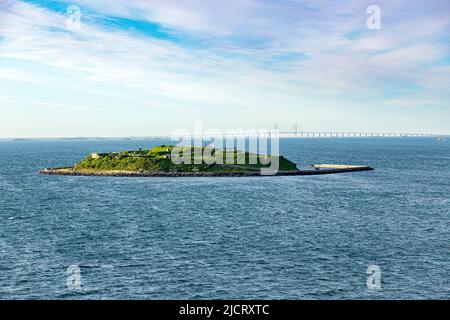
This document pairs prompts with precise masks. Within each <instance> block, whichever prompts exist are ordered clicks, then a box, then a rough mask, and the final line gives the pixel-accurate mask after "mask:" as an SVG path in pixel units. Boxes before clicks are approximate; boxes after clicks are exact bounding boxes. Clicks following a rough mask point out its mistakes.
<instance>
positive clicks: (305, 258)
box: [0, 138, 450, 299]
mask: <svg viewBox="0 0 450 320" xmlns="http://www.w3.org/2000/svg"><path fill="white" fill-rule="evenodd" d="M162 143H168V141H162V140H132V141H125V140H117V141H112V140H80V141H64V140H53V141H52V140H39V141H6V140H4V141H0V298H1V299H237V298H242V299H386V298H388V299H431V298H433V299H449V298H450V279H449V277H450V247H449V244H450V241H449V240H450V210H449V208H450V166H449V164H450V142H448V141H447V142H438V141H436V140H435V139H431V138H385V139H383V138H363V139H358V138H349V139H284V140H282V141H281V146H280V148H281V153H282V154H283V155H285V156H286V157H287V158H289V159H291V160H293V161H295V162H297V163H299V164H300V165H306V164H310V163H344V164H367V165H370V166H373V167H374V168H375V169H376V170H375V171H368V172H355V173H345V174H338V175H325V176H293V177H247V178H243V177H241V178H111V177H108V178H101V177H63V176H43V175H39V174H38V171H39V170H40V169H42V168H44V167H55V166H64V165H71V164H73V163H75V162H77V161H79V160H80V159H81V158H83V157H85V156H86V154H88V153H90V152H93V151H120V150H125V149H134V148H149V147H152V146H154V145H158V144H162ZM71 265H78V266H79V267H80V272H81V288H80V289H79V290H72V289H70V288H68V287H67V277H68V275H67V274H66V271H67V268H68V267H69V266H71ZM369 265H378V266H379V267H380V270H381V288H380V289H375V290H374V289H369V288H368V287H367V285H366V282H367V277H368V275H367V274H366V270H367V267H368V266H369Z"/></svg>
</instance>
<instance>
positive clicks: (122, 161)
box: [74, 145, 297, 172]
mask: <svg viewBox="0 0 450 320" xmlns="http://www.w3.org/2000/svg"><path fill="white" fill-rule="evenodd" d="M173 148H174V147H173V146H165V145H162V146H157V147H154V148H152V149H150V150H134V151H123V152H117V153H92V154H90V155H89V156H87V157H86V158H85V159H83V160H82V161H80V162H78V163H77V164H76V165H75V166H74V170H77V171H91V172H101V171H133V172H136V171H138V172H142V171H144V172H154V171H157V172H196V171H199V172H230V171H233V172H235V171H256V170H260V169H261V168H264V167H270V163H269V164H264V163H265V162H264V155H256V154H250V153H248V152H242V151H238V150H233V151H232V152H233V153H232V156H230V155H229V154H228V155H227V154H226V153H225V152H224V151H223V150H220V149H212V150H211V149H209V150H207V154H208V155H212V157H199V156H198V155H203V154H204V152H205V148H206V147H187V148H185V149H184V150H183V152H182V155H183V156H185V157H189V154H190V157H191V164H176V163H174V161H172V160H173V159H172V158H171V153H172V150H173ZM216 152H217V154H216ZM229 152H230V151H229ZM185 153H188V154H185ZM227 156H228V159H227ZM213 157H217V158H220V157H223V164H217V163H213V164H210V163H211V162H213V161H212V158H213ZM232 157H234V161H230V160H232ZM238 158H240V159H245V161H240V163H239V162H238V161H237V160H238ZM251 159H256V163H255V164H253V163H254V162H255V161H254V160H253V161H251ZM227 160H228V161H227ZM200 162H201V163H200ZM242 162H243V163H242ZM251 162H253V163H251ZM196 163H198V164H196ZM279 170H281V171H293V170H297V167H296V165H295V163H293V162H291V161H289V160H287V159H285V158H284V157H282V156H280V157H279Z"/></svg>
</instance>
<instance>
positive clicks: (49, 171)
mask: <svg viewBox="0 0 450 320" xmlns="http://www.w3.org/2000/svg"><path fill="white" fill-rule="evenodd" d="M317 166H320V165H313V168H314V169H308V170H292V171H278V172H277V173H276V174H274V176H306V175H321V174H334V173H343V172H354V171H368V170H373V168H371V167H368V166H343V165H336V167H332V166H333V165H327V166H326V167H325V168H322V167H317ZM40 173H41V174H44V175H61V176H94V177H264V176H267V175H261V172H260V171H228V172H163V171H77V170H75V169H74V168H71V167H68V168H46V169H44V170H42V171H40Z"/></svg>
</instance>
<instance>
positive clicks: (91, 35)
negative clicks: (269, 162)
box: [0, 0, 450, 137]
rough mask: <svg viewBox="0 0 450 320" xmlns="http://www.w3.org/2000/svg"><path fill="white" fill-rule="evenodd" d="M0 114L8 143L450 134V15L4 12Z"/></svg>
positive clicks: (130, 8) (128, 9)
mask: <svg viewBox="0 0 450 320" xmlns="http://www.w3.org/2000/svg"><path fill="white" fill-rule="evenodd" d="M70 5H77V6H79V7H80V9H81V13H82V16H81V25H80V26H81V27H80V28H77V29H75V30H74V29H70V30H68V29H67V24H66V21H67V13H66V10H67V8H68V7H69V6H70ZM369 5H377V6H379V7H380V9H381V29H380V30H369V29H368V28H367V26H366V21H367V19H368V17H369V15H368V14H367V13H366V9H367V7H368V6H369ZM0 112H1V117H0V137H63V136H64V137H66V136H146V135H156V134H170V133H171V132H172V131H173V130H175V129H178V128H192V127H193V122H194V121H202V123H203V127H205V128H218V129H222V130H224V129H227V128H230V129H235V128H242V129H250V128H253V129H259V128H271V127H273V124H274V123H277V124H279V126H280V127H281V128H282V129H289V128H291V127H292V124H293V123H294V122H297V123H299V127H300V128H301V129H305V130H339V131H340V130H346V131H347V130H348V131H389V132H390V131H393V132H430V133H450V1H448V0H429V1H419V0H409V1H402V0H389V1H373V0H371V1H365V0H352V1H350V0H346V1H331V0H329V1H324V0H314V1H313V0H308V1H299V0H297V1H294V0H259V1H256V0H239V1H237V0H236V1H231V0H221V1H216V0H208V1H205V0H197V1H193V0H183V1H181V0H178V1H174V0H148V1H119V0H104V1H101V0H98V1H88V0H79V1H62V0H61V1H59V0H55V1H50V0H49V1H47V0H45V1H40V0H32V1H16V0H1V1H0Z"/></svg>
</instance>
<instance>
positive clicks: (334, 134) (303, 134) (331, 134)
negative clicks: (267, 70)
mask: <svg viewBox="0 0 450 320" xmlns="http://www.w3.org/2000/svg"><path fill="white" fill-rule="evenodd" d="M280 135H282V136H285V135H286V136H290V137H297V138H363V137H364V138H366V137H434V136H437V135H433V134H429V133H407V132H404V133H399V132H343V131H280Z"/></svg>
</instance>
